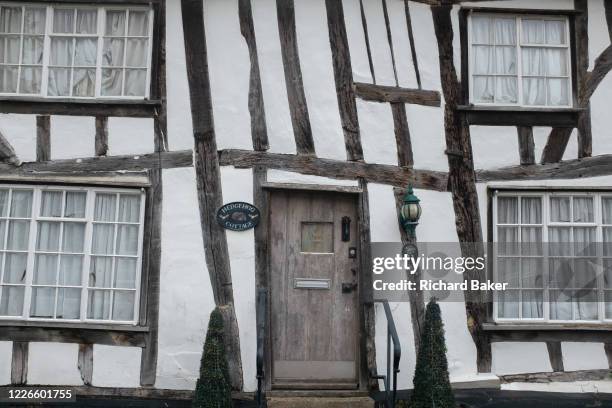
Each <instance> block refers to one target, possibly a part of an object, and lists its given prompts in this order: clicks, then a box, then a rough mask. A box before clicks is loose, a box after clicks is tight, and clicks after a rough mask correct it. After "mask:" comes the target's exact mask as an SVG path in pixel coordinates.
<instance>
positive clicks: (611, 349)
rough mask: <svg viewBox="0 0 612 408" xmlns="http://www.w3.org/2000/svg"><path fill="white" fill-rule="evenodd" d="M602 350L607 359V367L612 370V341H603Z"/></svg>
mask: <svg viewBox="0 0 612 408" xmlns="http://www.w3.org/2000/svg"><path fill="white" fill-rule="evenodd" d="M604 350H605V352H606V359H607V360H608V367H609V368H610V369H611V370H612V343H604Z"/></svg>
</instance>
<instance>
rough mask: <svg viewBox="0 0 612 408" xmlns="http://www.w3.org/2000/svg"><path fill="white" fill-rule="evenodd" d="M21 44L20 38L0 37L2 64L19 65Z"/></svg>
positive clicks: (0, 58) (0, 60) (0, 59)
mask: <svg viewBox="0 0 612 408" xmlns="http://www.w3.org/2000/svg"><path fill="white" fill-rule="evenodd" d="M20 43H21V39H20V38H19V36H0V62H2V63H3V64H19V52H20Z"/></svg>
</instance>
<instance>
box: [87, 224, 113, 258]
mask: <svg viewBox="0 0 612 408" xmlns="http://www.w3.org/2000/svg"><path fill="white" fill-rule="evenodd" d="M114 234H115V226H114V225H112V224H96V225H94V227H93V240H92V244H91V252H92V253H94V254H101V255H112V254H113V240H114Z"/></svg>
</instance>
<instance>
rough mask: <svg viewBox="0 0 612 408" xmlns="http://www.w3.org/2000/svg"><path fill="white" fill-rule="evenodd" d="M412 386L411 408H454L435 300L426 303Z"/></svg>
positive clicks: (438, 311)
mask: <svg viewBox="0 0 612 408" xmlns="http://www.w3.org/2000/svg"><path fill="white" fill-rule="evenodd" d="M413 384H414V390H413V392H412V398H411V401H410V408H454V406H455V398H454V396H453V392H452V390H451V386H450V380H449V378H448V362H447V361H446V343H445V341H444V324H443V323H442V315H441V312H440V306H439V305H438V304H437V303H436V301H435V299H432V300H431V301H430V302H429V304H428V305H427V311H426V312H425V323H424V327H423V333H422V338H421V345H420V347H419V352H418V356H417V363H416V370H415V373H414V380H413ZM400 406H401V405H400Z"/></svg>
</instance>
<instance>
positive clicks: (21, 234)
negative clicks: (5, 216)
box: [6, 221, 30, 251]
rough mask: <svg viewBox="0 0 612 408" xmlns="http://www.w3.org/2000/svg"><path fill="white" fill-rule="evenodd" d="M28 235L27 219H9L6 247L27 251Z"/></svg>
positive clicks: (28, 223) (28, 225)
mask: <svg viewBox="0 0 612 408" xmlns="http://www.w3.org/2000/svg"><path fill="white" fill-rule="evenodd" d="M29 237H30V222H29V221H9V228H8V242H7V243H6V248H7V249H13V250H16V251H27V250H28V239H29Z"/></svg>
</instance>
